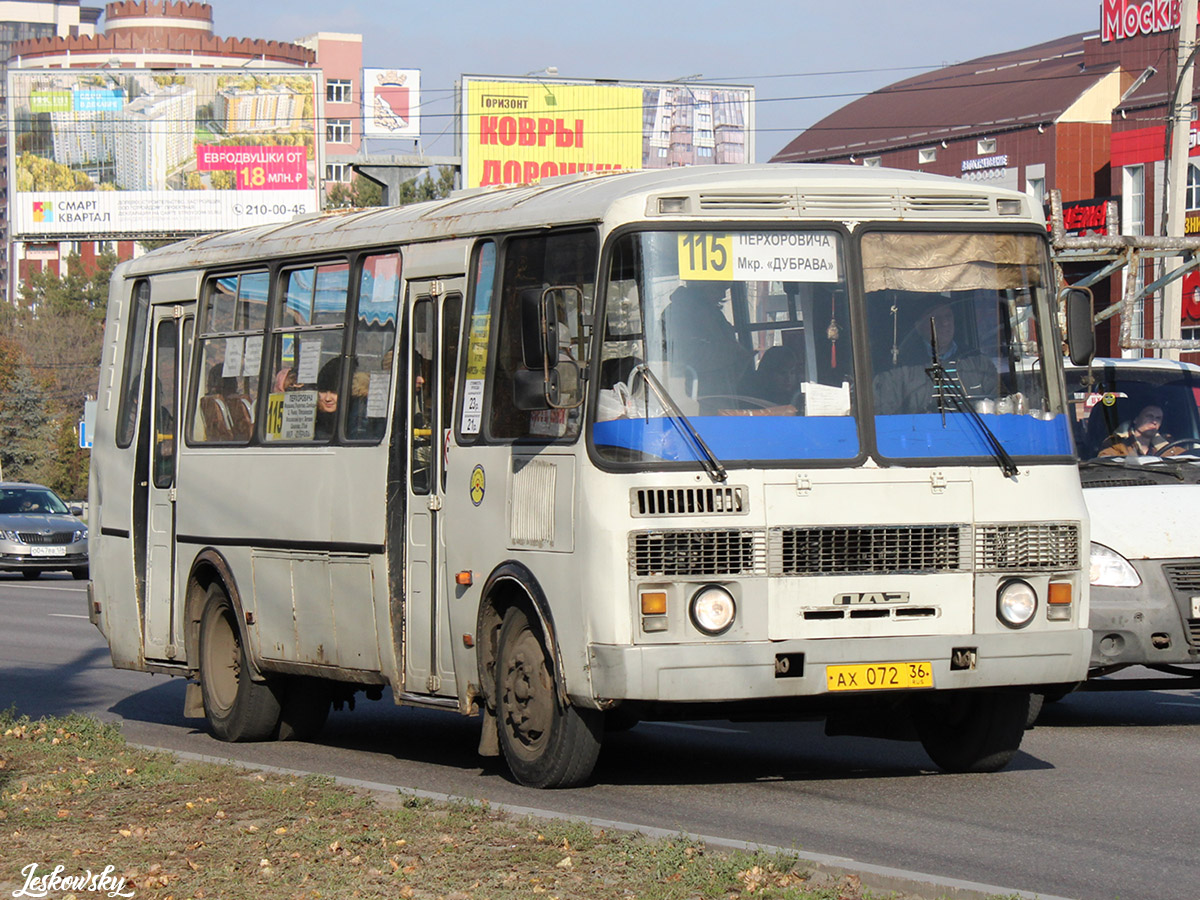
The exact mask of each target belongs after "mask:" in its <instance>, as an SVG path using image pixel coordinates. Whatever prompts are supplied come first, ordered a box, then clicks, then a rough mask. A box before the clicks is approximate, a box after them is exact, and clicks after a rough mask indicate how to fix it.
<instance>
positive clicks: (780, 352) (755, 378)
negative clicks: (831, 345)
mask: <svg viewBox="0 0 1200 900" xmlns="http://www.w3.org/2000/svg"><path fill="white" fill-rule="evenodd" d="M740 393H742V394H744V395H745V396H746V397H748V398H753V399H755V400H761V401H764V402H765V403H767V404H769V406H768V407H767V408H766V409H764V410H760V411H758V412H761V413H767V412H768V410H770V411H771V412H770V413H769V414H771V415H795V413H796V412H797V410H799V409H800V408H801V407H802V406H803V404H804V395H803V394H801V393H800V360H798V359H797V358H796V354H795V353H794V352H792V350H791V348H789V347H784V346H783V345H781V344H777V345H776V346H774V347H768V348H767V349H766V350H765V351H763V355H762V359H760V360H759V361H758V368H757V369H754V370H753V371H751V372H747V373H746V377H745V378H744V379H742V385H741V390H740ZM789 407H790V409H789ZM752 411H756V410H752Z"/></svg>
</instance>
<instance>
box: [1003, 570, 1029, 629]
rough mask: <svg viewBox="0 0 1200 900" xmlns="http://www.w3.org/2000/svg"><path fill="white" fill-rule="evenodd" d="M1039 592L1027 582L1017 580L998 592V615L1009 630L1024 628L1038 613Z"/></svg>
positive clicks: (1005, 584) (1008, 583)
mask: <svg viewBox="0 0 1200 900" xmlns="http://www.w3.org/2000/svg"><path fill="white" fill-rule="evenodd" d="M1037 607H1038V597H1037V591H1035V590H1034V589H1033V585H1031V584H1030V583H1029V582H1027V581H1021V580H1020V579H1019V578H1015V579H1013V580H1012V581H1007V582H1005V583H1004V584H1003V585H1002V586H1001V588H1000V590H999V591H997V592H996V615H997V616H998V617H999V619H1000V621H1001V622H1003V623H1004V624H1005V625H1007V626H1008V627H1009V628H1024V627H1025V626H1026V625H1028V624H1029V623H1030V621H1031V620H1032V619H1033V614H1034V613H1035V612H1037Z"/></svg>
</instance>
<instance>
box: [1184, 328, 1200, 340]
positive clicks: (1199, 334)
mask: <svg viewBox="0 0 1200 900" xmlns="http://www.w3.org/2000/svg"><path fill="white" fill-rule="evenodd" d="M1180 337H1182V338H1183V339H1184V340H1185V341H1200V328H1196V327H1192V328H1182V329H1180Z"/></svg>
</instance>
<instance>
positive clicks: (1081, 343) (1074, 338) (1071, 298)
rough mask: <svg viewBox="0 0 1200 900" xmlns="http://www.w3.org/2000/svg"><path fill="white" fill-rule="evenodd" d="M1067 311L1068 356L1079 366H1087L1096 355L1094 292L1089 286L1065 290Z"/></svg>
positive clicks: (1064, 298)
mask: <svg viewBox="0 0 1200 900" xmlns="http://www.w3.org/2000/svg"><path fill="white" fill-rule="evenodd" d="M1062 296H1063V303H1064V305H1065V307H1066V313H1067V356H1068V357H1069V358H1070V360H1071V362H1072V363H1074V364H1075V365H1077V366H1085V365H1087V364H1088V363H1090V362H1091V361H1092V357H1093V356H1095V355H1096V331H1095V328H1094V326H1093V325H1092V292H1091V291H1089V290H1088V289H1087V288H1067V289H1066V290H1065V291H1063V295H1062Z"/></svg>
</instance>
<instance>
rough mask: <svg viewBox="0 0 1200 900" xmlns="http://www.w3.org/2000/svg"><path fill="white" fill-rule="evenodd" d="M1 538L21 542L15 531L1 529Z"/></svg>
mask: <svg viewBox="0 0 1200 900" xmlns="http://www.w3.org/2000/svg"><path fill="white" fill-rule="evenodd" d="M0 538H2V539H3V540H6V541H16V542H17V543H18V544H19V543H21V539H20V538H19V537H17V533H16V532H15V531H0Z"/></svg>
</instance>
